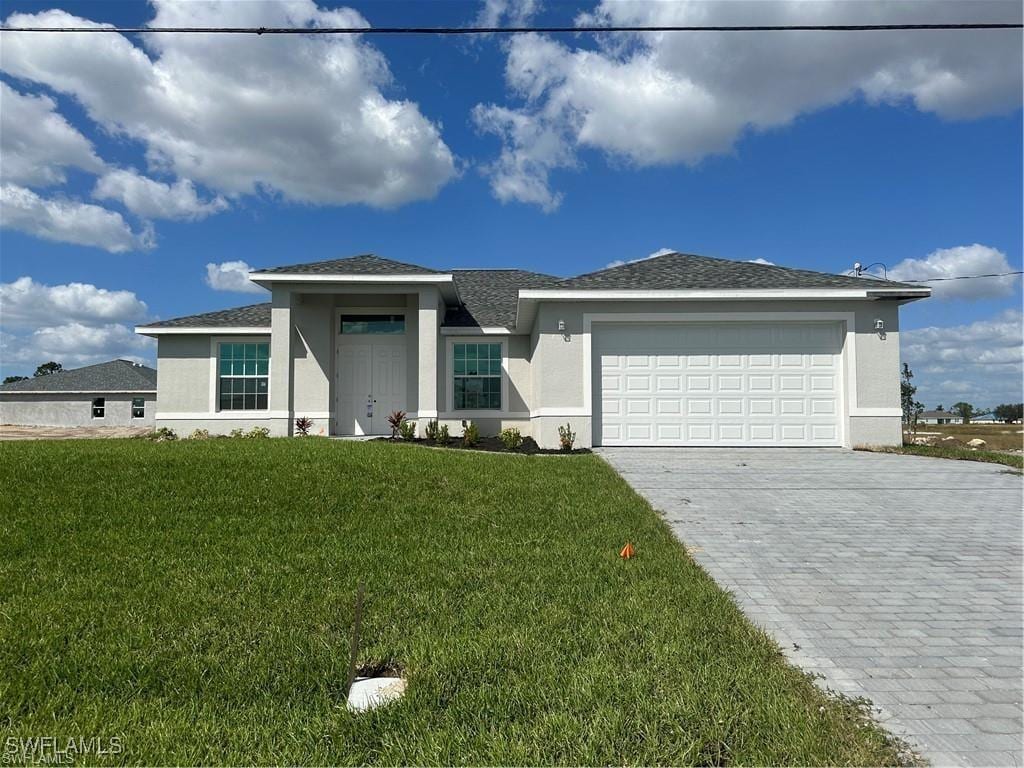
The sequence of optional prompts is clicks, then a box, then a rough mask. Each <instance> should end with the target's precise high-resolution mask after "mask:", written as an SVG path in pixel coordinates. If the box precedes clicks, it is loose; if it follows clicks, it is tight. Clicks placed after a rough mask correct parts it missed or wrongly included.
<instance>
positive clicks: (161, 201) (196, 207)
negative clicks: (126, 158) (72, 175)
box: [92, 170, 228, 221]
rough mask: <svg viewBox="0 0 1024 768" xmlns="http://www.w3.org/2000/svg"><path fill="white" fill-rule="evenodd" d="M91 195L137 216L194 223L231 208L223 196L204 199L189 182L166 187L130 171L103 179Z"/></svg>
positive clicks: (161, 183) (105, 176) (113, 174)
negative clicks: (186, 220) (111, 202)
mask: <svg viewBox="0 0 1024 768" xmlns="http://www.w3.org/2000/svg"><path fill="white" fill-rule="evenodd" d="M92 194H93V197H95V198H96V199H97V200H117V201H119V202H120V203H122V204H123V205H124V206H125V207H126V208H127V209H128V210H129V211H131V212H132V213H134V214H135V215H137V216H142V217H143V218H147V219H190V220H193V221H195V220H197V219H204V218H206V217H207V216H209V215H211V214H214V213H217V212H219V211H223V210H224V209H225V208H227V207H228V203H227V201H226V200H225V199H224V198H223V197H216V198H214V199H212V200H201V199H200V198H199V195H198V194H196V188H195V185H194V184H193V183H192V182H191V181H189V180H188V179H179V180H178V181H176V182H175V183H173V184H165V183H163V182H160V181H156V180H155V179H150V178H147V177H146V176H142V175H140V174H138V173H136V172H135V171H127V170H114V171H110V172H109V173H106V174H104V175H103V176H101V177H100V179H99V180H98V181H97V182H96V188H95V189H94V190H93V193H92Z"/></svg>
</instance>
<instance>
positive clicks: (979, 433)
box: [903, 424, 1024, 451]
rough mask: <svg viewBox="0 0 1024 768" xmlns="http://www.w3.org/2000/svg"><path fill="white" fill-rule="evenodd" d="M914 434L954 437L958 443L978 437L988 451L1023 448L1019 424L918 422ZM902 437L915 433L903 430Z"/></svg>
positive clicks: (906, 437) (909, 437) (1021, 430)
mask: <svg viewBox="0 0 1024 768" xmlns="http://www.w3.org/2000/svg"><path fill="white" fill-rule="evenodd" d="M916 436H917V437H927V438H934V439H935V440H936V441H941V440H942V438H944V437H955V438H956V442H959V443H967V442H969V441H971V440H973V439H975V438H980V439H982V440H984V441H985V448H986V450H990V451H1020V450H1021V449H1022V448H1024V426H1022V425H1020V424H919V425H918V427H917V435H916ZM903 437H904V439H905V440H908V441H909V440H911V439H913V438H914V437H915V435H914V434H912V433H911V432H909V431H905V432H904V433H903ZM949 442H954V441H952V440H951V441H949ZM954 447H955V446H954Z"/></svg>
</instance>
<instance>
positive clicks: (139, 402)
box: [132, 397, 146, 419]
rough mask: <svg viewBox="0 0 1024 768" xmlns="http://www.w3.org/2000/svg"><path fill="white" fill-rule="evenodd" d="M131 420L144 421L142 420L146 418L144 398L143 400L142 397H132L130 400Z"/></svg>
mask: <svg viewBox="0 0 1024 768" xmlns="http://www.w3.org/2000/svg"><path fill="white" fill-rule="evenodd" d="M132 418H133V419H144V418H146V398H144V397H133V398H132Z"/></svg>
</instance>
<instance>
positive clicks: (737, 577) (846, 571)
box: [599, 448, 1022, 766]
mask: <svg viewBox="0 0 1024 768" xmlns="http://www.w3.org/2000/svg"><path fill="white" fill-rule="evenodd" d="M599 453H600V454H601V455H602V456H603V457H604V458H605V459H606V460H607V461H609V462H610V463H611V464H612V466H614V467H615V468H616V470H618V471H619V473H620V474H621V475H622V476H623V477H624V478H625V479H626V480H627V481H628V482H629V483H630V484H631V485H632V486H633V487H634V488H635V489H636V490H637V491H638V492H639V493H641V494H642V495H643V496H645V497H646V498H647V499H648V500H649V501H650V502H651V504H652V505H653V506H654V507H655V508H656V509H658V510H660V511H661V512H663V514H664V516H665V518H666V520H667V521H668V522H669V524H670V525H671V526H672V529H673V530H674V531H675V532H676V534H677V535H678V536H679V537H680V539H682V541H683V542H684V543H685V544H686V545H687V547H689V548H690V550H691V552H692V554H693V556H694V557H695V558H696V559H697V560H698V561H699V562H700V563H701V564H702V565H703V566H704V567H705V568H706V569H707V570H708V571H709V572H710V573H711V575H712V576H713V577H714V578H715V580H716V581H718V583H719V584H721V585H722V586H723V587H724V588H726V589H727V590H730V591H731V592H732V593H733V594H734V595H735V597H736V599H737V601H738V602H739V604H740V605H741V607H742V608H743V609H744V611H745V612H746V613H747V615H748V616H750V618H751V619H753V620H754V621H755V622H756V623H757V624H759V625H761V626H762V627H764V628H765V629H767V630H768V631H769V632H771V633H772V634H773V635H774V636H775V638H776V639H777V640H778V642H779V643H780V645H782V647H783V649H784V650H785V651H786V652H787V654H788V655H789V657H790V659H791V660H792V661H793V662H794V663H796V664H798V665H799V666H801V667H803V668H804V669H806V670H808V671H812V672H817V673H820V674H821V675H823V676H824V680H822V681H821V682H822V684H823V685H825V686H827V687H830V688H833V689H835V690H837V691H841V692H842V693H845V694H848V695H851V696H865V697H867V698H869V699H871V700H872V701H873V702H874V703H875V705H876V708H877V709H878V710H879V711H878V719H879V720H881V721H882V722H884V723H885V725H886V726H887V727H888V728H890V730H892V731H893V732H894V733H896V734H898V735H900V736H902V737H904V738H905V739H907V740H908V741H909V742H911V744H913V745H916V746H917V747H918V748H919V749H920V751H921V752H922V754H923V755H924V756H925V757H926V758H927V759H929V760H930V761H931V762H932V763H933V764H934V765H986V766H989V765H1000V766H1001V765H1011V766H1020V765H1022V758H1021V739H1022V725H1021V722H1022V708H1021V687H1022V683H1021V659H1022V656H1021V654H1022V628H1021V622H1022V619H1021V609H1022V605H1021V568H1022V554H1021V535H1022V481H1021V477H1020V476H1019V475H1017V474H1013V473H1010V472H1008V471H1007V468H1006V467H1001V466H998V465H994V464H981V463H976V462H966V461H950V460H947V459H930V458H922V457H917V456H896V455H888V454H872V453H860V452H853V451H846V450H841V449H730V448H719V449H710V448H709V449H693V448H690V449H687V448H677V449H661V448H606V449H599Z"/></svg>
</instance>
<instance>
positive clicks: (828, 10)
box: [474, 0, 1021, 210]
mask: <svg viewBox="0 0 1024 768" xmlns="http://www.w3.org/2000/svg"><path fill="white" fill-rule="evenodd" d="M925 5H927V8H926V11H927V15H928V17H929V21H932V22H940V21H962V20H963V15H964V12H965V6H964V5H963V4H961V3H952V2H941V1H939V0H932V1H931V2H928V3H927V4H926V3H924V2H918V3H905V4H902V5H901V4H891V3H888V4H882V3H877V4H876V3H872V4H868V3H850V2H841V1H838V0H836V1H829V2H825V1H822V2H816V3H807V2H770V3H769V2H709V3H698V2H691V3H682V2H676V3H626V2H617V1H616V0H605V1H604V2H602V3H601V4H600V5H598V7H597V9H596V10H595V11H594V12H593V13H592V14H583V15H581V16H580V17H579V19H578V21H580V22H585V23H588V24H604V25H623V26H629V25H672V24H706V25H714V24H761V23H764V24H808V23H815V24H843V23H862V24H863V23H898V22H912V21H914V20H917V19H920V16H921V13H922V10H921V9H922V7H924V6H925ZM970 12H971V14H970V15H971V17H972V20H978V21H986V20H991V21H1014V22H1019V21H1020V19H1021V8H1020V5H1019V4H1016V3H998V2H996V3H986V2H976V3H971V5H970ZM1020 61H1021V37H1020V35H1019V34H1017V33H1015V32H1009V31H1008V32H962V31H960V32H953V31H950V32H929V33H920V32H877V33H857V34H853V33H849V34H841V33H835V34H832V33H806V32H792V33H785V32H776V33H770V34H769V33H700V34H689V35H683V34H682V33H671V32H667V33H645V34H636V35H627V34H623V35H615V36H612V37H610V38H602V39H601V40H600V41H599V42H598V48H597V49H593V48H588V47H582V46H577V47H571V46H569V45H565V44H563V43H561V42H557V41H555V40H553V39H551V38H548V37H544V36H540V35H522V36H517V37H516V38H514V39H513V40H511V41H510V42H509V44H508V59H507V63H506V70H505V78H506V82H507V84H508V86H509V88H510V90H511V92H512V93H513V95H514V96H515V97H517V99H518V100H519V101H520V105H519V106H518V107H517V108H509V107H507V106H502V105H494V104H488V105H478V106H477V108H476V109H475V110H474V119H475V121H476V123H477V125H478V126H479V127H480V129H481V130H484V131H489V132H492V133H497V134H498V135H500V136H501V137H502V139H503V143H504V149H503V151H502V155H501V158H500V159H499V161H498V162H496V163H494V164H493V165H491V166H490V167H489V169H488V172H489V174H490V176H491V182H492V187H493V188H494V192H495V194H496V195H497V196H498V197H499V198H500V199H503V200H505V199H519V200H522V201H524V202H533V203H539V204H540V205H542V206H543V207H545V208H546V209H547V210H550V209H551V208H552V207H554V206H556V205H557V202H558V200H559V197H558V195H557V193H555V192H553V191H551V190H550V188H549V179H548V177H549V174H550V173H551V172H552V171H554V170H556V169H560V168H572V167H574V165H575V164H576V163H577V160H576V155H577V152H578V150H580V149H584V148H590V149H596V150H598V151H600V152H602V153H604V154H605V155H607V156H609V157H610V158H612V159H613V160H617V161H622V162H625V163H627V164H632V165H636V166H651V165H662V164H672V163H687V164H694V163H697V162H699V161H700V160H701V159H703V158H704V157H706V156H708V155H713V154H719V153H725V152H728V151H730V150H731V148H732V147H733V145H734V144H735V142H736V141H737V139H738V138H739V137H740V136H741V135H742V134H743V133H744V132H745V131H748V130H765V129H769V128H773V127H778V126H783V125H786V124H788V123H790V122H791V121H792V120H794V119H795V118H796V117H797V116H798V115H800V114H803V113H807V112H812V111H815V110H818V109H822V108H824V107H828V106H831V105H834V104H837V103H840V102H842V101H845V100H847V99H850V98H855V97H858V96H860V97H863V98H865V99H867V100H868V101H869V102H872V103H903V102H909V103H912V104H913V105H914V106H915V107H916V108H917V109H919V110H921V111H925V112H933V113H936V114H938V115H939V116H940V117H942V118H945V119H969V118H974V117H979V116H983V115H988V114H993V113H999V112H1005V111H1009V110H1011V109H1013V108H1016V107H1017V106H1018V105H1019V104H1020V94H1021V67H1020ZM496 126H504V128H503V129H502V130H497V129H496ZM510 126H514V130H513V129H512V128H510ZM538 142H540V143H543V144H544V146H543V148H538V147H537V143H538ZM559 143H560V146H556V145H557V144H559ZM519 189H522V190H525V191H526V194H525V195H523V196H522V197H515V191H516V190H519Z"/></svg>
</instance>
